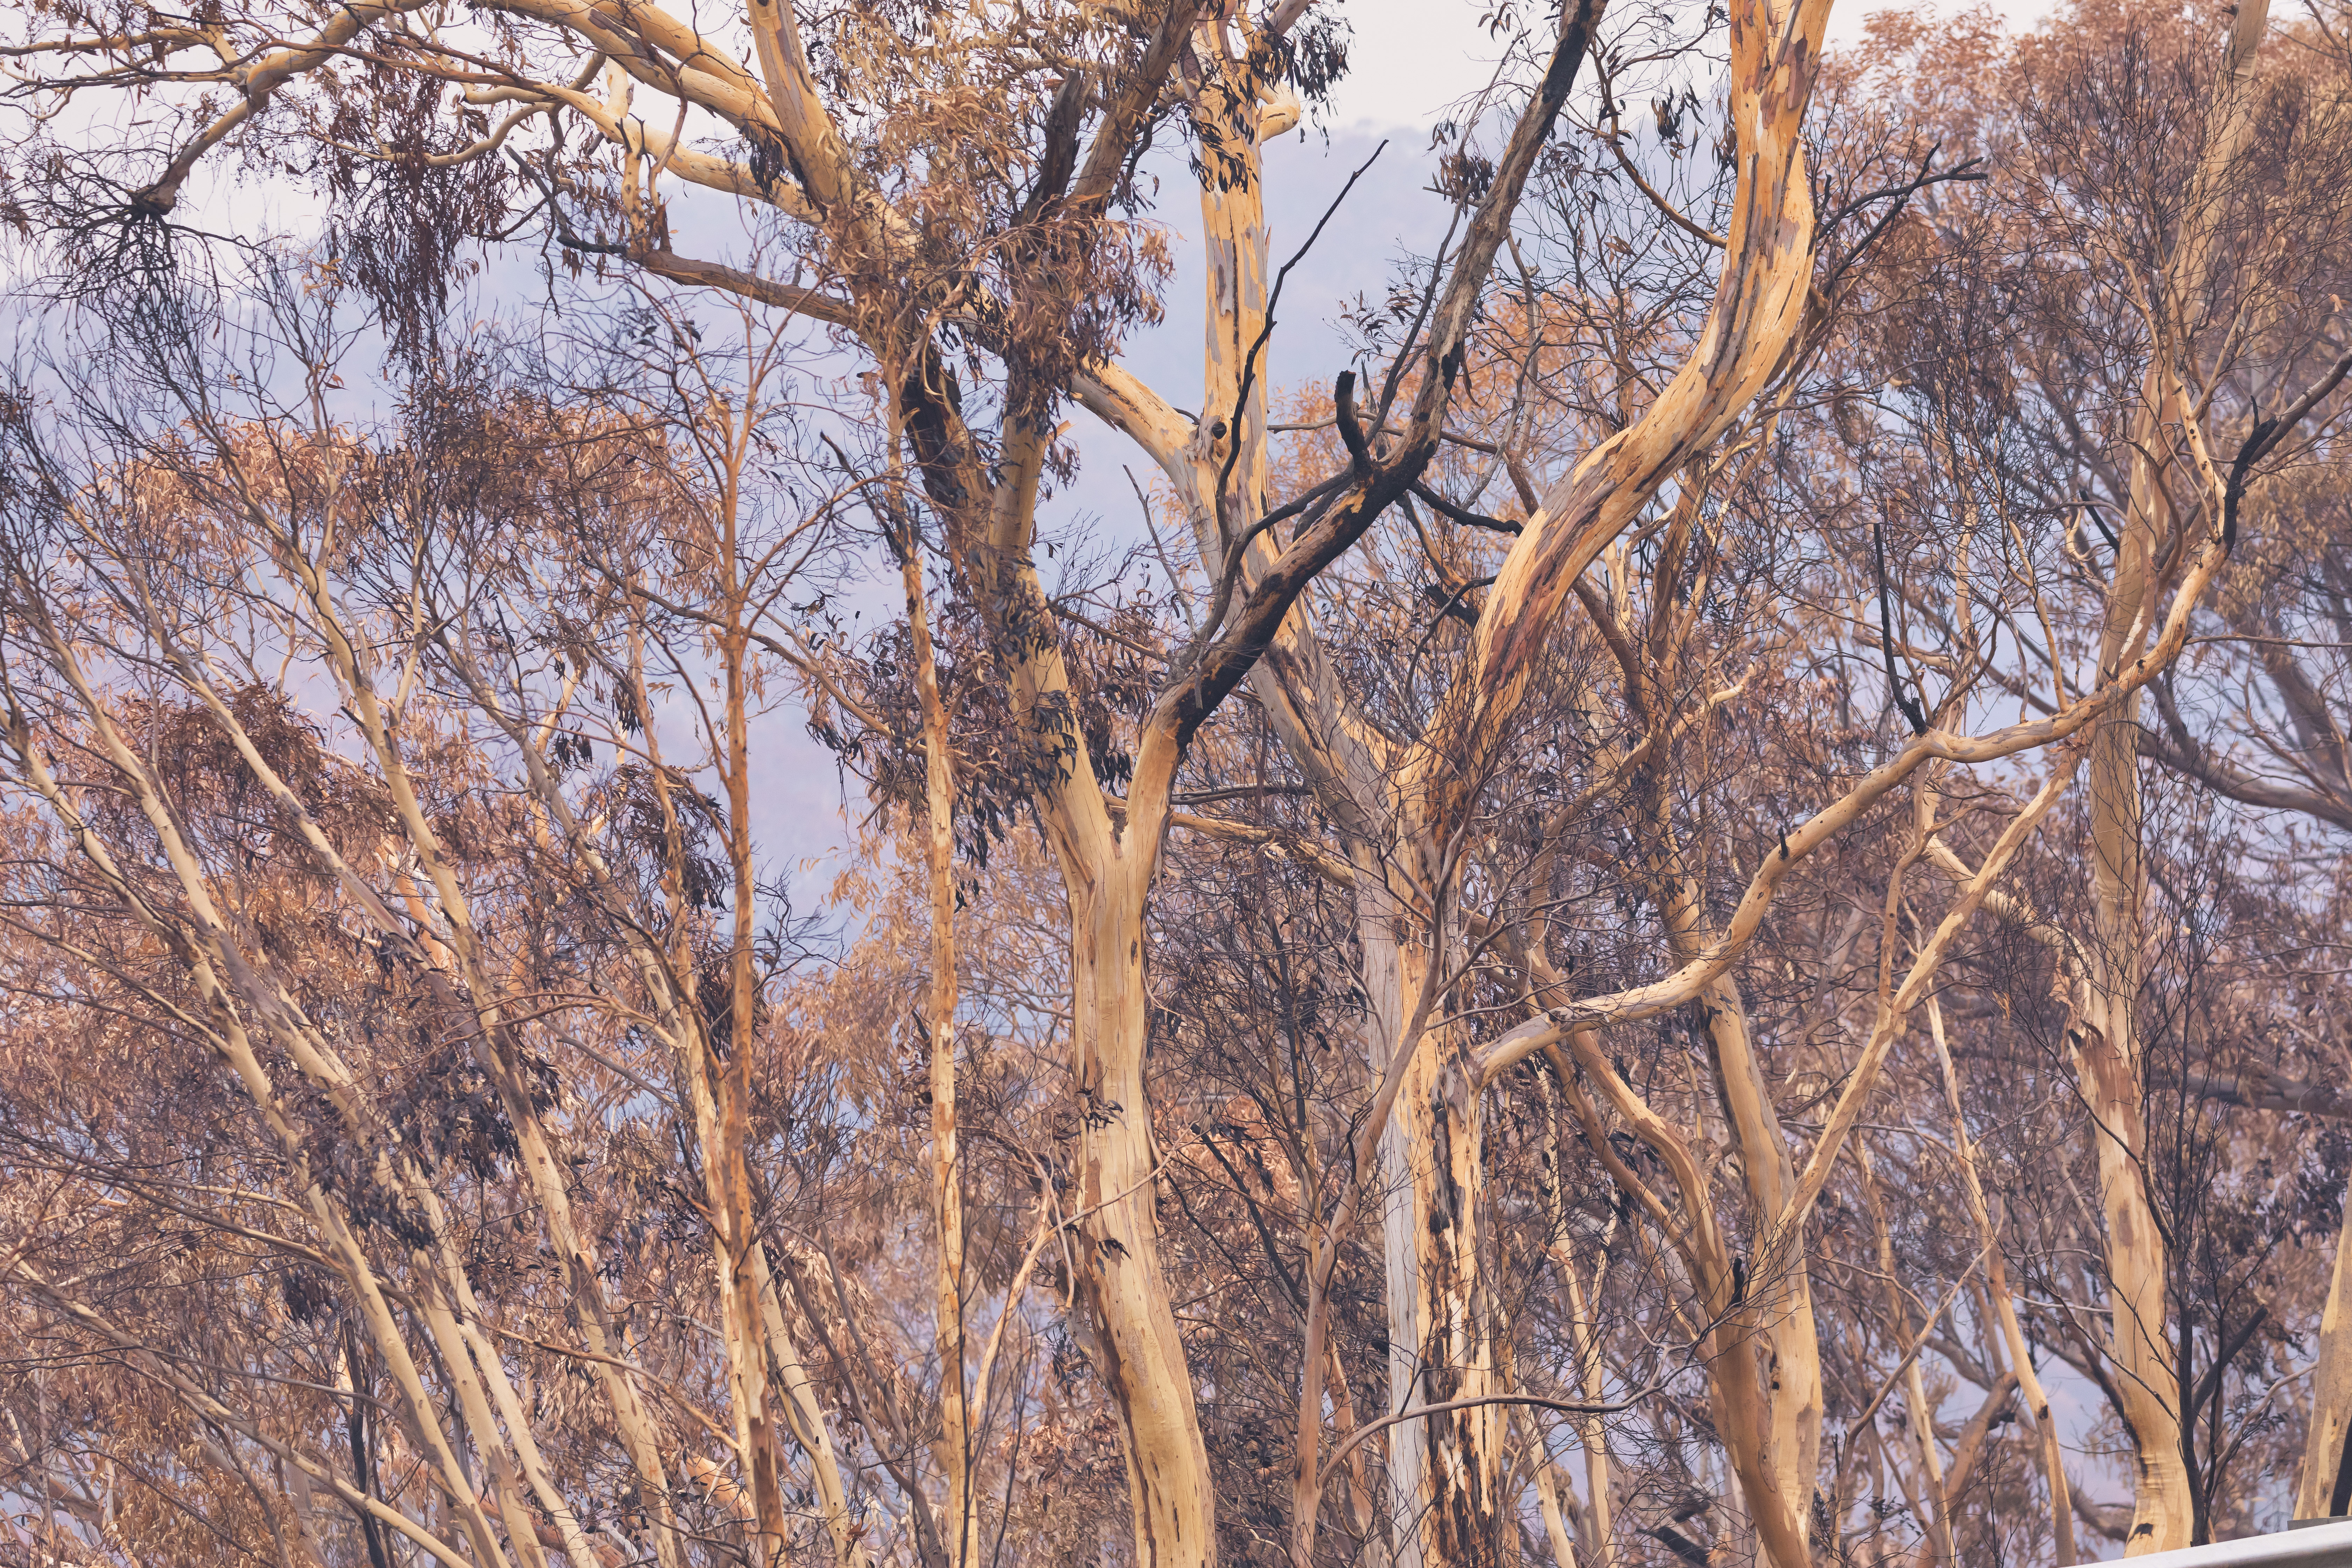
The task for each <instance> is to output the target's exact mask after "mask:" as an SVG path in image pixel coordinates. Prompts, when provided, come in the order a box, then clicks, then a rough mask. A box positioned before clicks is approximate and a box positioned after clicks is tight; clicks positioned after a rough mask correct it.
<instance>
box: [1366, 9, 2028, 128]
mask: <svg viewBox="0 0 2352 1568" xmlns="http://www.w3.org/2000/svg"><path fill="white" fill-rule="evenodd" d="M1888 3H1889V0H1837V5H1836V8H1835V9H1834V10H1832V12H1831V13H1830V28H1829V42H1830V43H1831V45H1832V46H1835V45H1837V44H1840V43H1850V42H1852V41H1853V40H1854V39H1855V38H1858V37H1861V36H1862V25H1863V21H1864V17H1866V16H1869V14H1870V13H1871V12H1873V11H1875V10H1877V9H1879V8H1880V7H1881V6H1882V5H1886V4H1888ZM1895 3H1901V0H1895ZM1493 8H1494V0H1344V12H1343V14H1344V15H1345V16H1347V18H1348V20H1349V24H1350V25H1351V26H1353V28H1354V29H1355V40H1354V42H1353V44H1352V45H1351V46H1350V47H1349V72H1348V77H1347V79H1345V80H1344V81H1343V82H1341V83H1340V85H1339V91H1338V92H1337V94H1336V95H1335V99H1336V101H1335V104H1334V108H1335V110H1336V112H1335V113H1334V115H1333V116H1332V129H1333V130H1335V131H1338V130H1353V129H1358V128H1362V129H1367V130H1370V129H1383V130H1384V129H1388V128H1391V127H1394V126H1400V125H1411V126H1416V127H1423V128H1425V127H1427V126H1429V125H1430V124H1432V123H1433V122H1434V121H1437V120H1438V119H1439V118H1441V117H1442V115H1443V113H1444V110H1445V108H1446V106H1447V105H1449V104H1450V103H1452V102H1454V100H1458V99H1460V98H1463V97H1465V96H1466V95H1467V94H1470V93H1473V92H1475V91H1477V90H1478V89H1480V88H1482V87H1484V86H1485V85H1486V79H1487V75H1488V73H1489V71H1490V70H1491V69H1492V68H1493V65H1494V60H1495V57H1496V47H1495V46H1494V45H1493V44H1492V43H1490V42H1489V41H1488V39H1487V37H1486V30H1485V29H1484V28H1482V27H1480V26H1478V18H1479V16H1481V15H1483V14H1485V13H1486V12H1488V11H1491V10H1492V9H1493ZM1530 8H1531V7H1530ZM1960 8H1961V7H1960V5H1958V4H1955V3H1954V0H1940V3H1939V4H1938V5H1937V9H1938V10H1940V11H1943V12H1945V13H1947V14H1948V13H1951V12H1955V11H1958V10H1959V9H1960ZM1994 8H1995V9H1996V10H1998V11H2000V13H2001V14H2002V15H2003V16H2006V17H2007V18H2008V20H2009V25H2010V26H2011V28H2014V29H2017V30H2019V31H2022V30H2024V29H2025V28H2028V27H2031V26H2033V24H2034V23H2035V22H2036V21H2038V20H2040V18H2041V17H2042V16H2043V15H2044V14H2045V13H2046V12H2048V11H2049V10H2050V8H2051V6H2050V0H1995V5H1994Z"/></svg>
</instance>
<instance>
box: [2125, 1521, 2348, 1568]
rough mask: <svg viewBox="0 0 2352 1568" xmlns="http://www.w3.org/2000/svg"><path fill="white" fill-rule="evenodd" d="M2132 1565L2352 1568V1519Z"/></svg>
mask: <svg viewBox="0 0 2352 1568" xmlns="http://www.w3.org/2000/svg"><path fill="white" fill-rule="evenodd" d="M2130 1562H2131V1568H2352V1519H2347V1520H2343V1521H2336V1522H2331V1523H2328V1524H2315V1525H2310V1526H2307V1527H2305V1529H2302V1530H2282V1531H2278V1532H2277V1533H2275V1534H2273V1535H2249V1536H2246V1537H2244V1538H2243V1539H2242V1540H2238V1541H2217V1542H2213V1544H2212V1545H2210V1546H2189V1547H2183V1548H2182V1549H2181V1550H2179V1551H2178V1552H2149V1553H2148V1554H2147V1556H2145V1557H2134V1558H2132V1559H2131V1560H2130Z"/></svg>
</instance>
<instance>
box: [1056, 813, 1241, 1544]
mask: <svg viewBox="0 0 2352 1568" xmlns="http://www.w3.org/2000/svg"><path fill="white" fill-rule="evenodd" d="M1128 837H1129V838H1132V837H1134V835H1133V834H1132V833H1130V834H1129V836H1128ZM1152 849H1153V846H1150V845H1147V844H1137V843H1131V842H1130V843H1129V844H1126V845H1124V846H1118V845H1114V846H1113V847H1112V848H1111V851H1110V853H1109V855H1108V856H1107V857H1105V863H1103V864H1102V865H1101V866H1100V868H1099V871H1098V873H1097V875H1096V876H1095V877H1094V878H1093V879H1091V880H1082V879H1080V878H1079V877H1077V876H1074V875H1069V874H1068V870H1069V869H1075V868H1067V869H1066V874H1065V880H1066V884H1067V886H1068V889H1069V898H1070V982H1071V1000H1072V1002H1073V1004H1074V1005H1073V1007H1072V1010H1071V1012H1072V1021H1073V1027H1074V1033H1075V1035H1076V1039H1075V1041H1074V1044H1075V1047H1076V1064H1077V1093H1078V1100H1079V1111H1080V1116H1081V1120H1082V1124H1083V1125H1082V1131H1081V1133H1080V1137H1079V1173H1078V1192H1077V1201H1078V1205H1079V1208H1080V1210H1081V1211H1082V1213H1083V1215H1084V1218H1083V1219H1081V1220H1080V1222H1079V1224H1078V1227H1077V1228H1078V1237H1079V1246H1080V1247H1081V1249H1082V1251H1083V1253H1084V1255H1085V1256H1084V1259H1083V1261H1082V1263H1081V1265H1080V1268H1079V1296H1080V1298H1081V1299H1082V1300H1083V1301H1084V1302H1085V1304H1086V1308H1087V1316H1088V1318H1089V1320H1090V1323H1091V1327H1092V1329H1093V1333H1094V1350H1095V1355H1096V1370H1097V1373H1099V1374H1100V1376H1101V1378H1102V1381H1103V1387H1104V1389H1105V1391H1106V1392H1107V1393H1108V1394H1109V1395H1110V1397H1111V1401H1112V1403H1113V1405H1115V1406H1116V1407H1117V1409H1118V1416H1119V1423H1120V1426H1122V1428H1123V1429H1124V1430H1125V1432H1126V1435H1127V1444H1126V1453H1127V1482H1128V1489H1129V1500H1130V1502H1131V1503H1132V1505H1133V1508H1134V1513H1135V1543H1136V1561H1137V1563H1139V1564H1140V1565H1144V1568H1188V1565H1192V1564H1208V1563H1214V1562H1215V1561H1216V1555H1217V1545H1216V1539H1215V1518H1216V1513H1215V1498H1214V1494H1213V1489H1212V1486H1211V1483H1210V1479H1209V1455H1208V1448H1207V1445H1206V1444H1205V1443H1204V1442H1203V1441H1202V1435H1201V1423H1200V1415H1199V1412H1198V1411H1197V1409H1196V1408H1195V1407H1194V1405H1193V1398H1192V1372H1191V1369H1190V1368H1189V1367H1188V1366H1187V1364H1186V1363H1185V1359H1184V1344H1183V1341H1182V1339H1181V1337H1180V1336H1179V1335H1178V1333H1177V1330H1176V1314H1175V1312H1174V1311H1173V1310H1171V1307H1170V1306H1169V1300H1168V1286H1167V1281H1166V1279H1164V1278H1163V1276H1162V1275H1161V1273H1160V1223H1159V1218H1158V1213H1157V1210H1156V1207H1155V1205H1154V1201H1153V1199H1154V1191H1155V1188H1156V1186H1157V1182H1156V1179H1155V1177H1156V1172H1155V1167H1156V1166H1157V1164H1158V1161H1159V1152H1158V1147H1157V1144H1156V1142H1155V1140H1154V1139H1153V1137H1152V1132H1151V1110H1150V1102H1149V1100H1147V1098H1146V1095H1145V1087H1144V1071H1143V1068H1144V1047H1145V1044H1146V1040H1147V1031H1148V1026H1149V1022H1150V1015H1149V1008H1148V1005H1147V998H1146V995H1145V991H1144V972H1143V903H1144V895H1145V892H1146V890H1147V889H1148V888H1149V886H1150V876H1151V861H1152V859H1153V858H1154V857H1153V855H1152Z"/></svg>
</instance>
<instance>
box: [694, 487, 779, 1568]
mask: <svg viewBox="0 0 2352 1568" xmlns="http://www.w3.org/2000/svg"><path fill="white" fill-rule="evenodd" d="M731 499H732V498H731V497H730V500H731ZM725 542H726V549H727V555H726V557H725V559H726V560H728V561H729V562H730V563H731V562H732V561H733V560H734V559H735V553H734V546H735V539H734V514H733V508H732V507H731V506H730V507H729V509H728V512H727V528H726V541H725ZM730 586H731V584H730ZM728 607H729V609H730V611H731V612H734V615H735V616H738V617H740V614H741V606H740V605H738V604H734V603H730V605H729V606H728ZM737 624H738V625H740V620H738V622H737ZM745 648H746V639H745V637H743V635H742V634H741V633H740V631H736V630H730V633H729V634H728V635H727V636H726V637H724V638H722V639H721V642H720V653H721V656H722V658H723V660H724V663H725V666H726V690H727V751H726V767H727V811H728V824H727V827H728V852H729V858H730V860H732V862H733V867H732V869H733V872H734V882H735V886H734V905H735V909H734V930H733V931H732V932H731V937H732V941H731V942H730V952H729V954H728V1017H727V1054H726V1058H725V1059H724V1060H723V1061H719V1062H715V1063H713V1064H712V1065H713V1068H714V1071H713V1074H712V1076H713V1077H714V1078H715V1079H717V1080H718V1098H719V1128H718V1131H719V1147H717V1148H715V1149H712V1148H708V1147H706V1148H705V1149H704V1151H703V1158H704V1160H705V1161H706V1162H708V1163H709V1164H710V1165H711V1167H712V1168H713V1170H714V1172H715V1173H716V1176H717V1184H718V1186H719V1190H720V1193H719V1195H720V1197H721V1204H722V1206H721V1208H720V1212H719V1216H718V1217H719V1240H720V1243H721V1257H720V1269H721V1281H720V1283H721V1290H720V1296H721V1311H722V1321H723V1326H724V1329H725V1331H726V1336H727V1352H728V1373H729V1380H730V1393H731V1394H732V1395H733V1397H734V1400H735V1402H736V1408H737V1411H738V1416H737V1419H738V1422H739V1425H740V1431H741V1435H742V1440H743V1442H744V1446H745V1452H746V1456H747V1458H748V1459H749V1462H750V1465H751V1513H752V1520H751V1525H752V1528H753V1529H754V1530H755V1531H756V1532H757V1535H756V1540H757V1547H756V1550H755V1552H754V1560H755V1562H756V1563H759V1564H761V1568H765V1565H766V1564H769V1563H781V1562H782V1560H783V1553H784V1543H785V1541H786V1539H787V1535H786V1528H787V1521H786V1520H785V1517H784V1496H783V1489H782V1484H781V1482H780V1480H779V1478H778V1475H777V1459H778V1456H779V1454H780V1452H781V1450H780V1447H779V1445H778V1443H777V1440H776V1431H775V1418H774V1415H773V1414H772V1411H771V1410H770V1408H769V1404H768V1353H767V1331H768V1325H767V1322H766V1320H765V1319H764V1318H763V1317H762V1316H761V1311H760V1286H759V1279H758V1274H757V1262H756V1258H757V1254H758V1253H759V1250H760V1232H759V1223H758V1217H757V1215H755V1214H754V1212H753V1204H752V1198H751V1168H750V1163H749V1157H750V1156H749V1149H748V1145H749V1143H750V1142H751V1050H752V1042H753V1037H754V1030H755V1026H756V1018H757V1014H758V1010H759V987H758V981H757V978H756V976H755V975H754V974H753V973H752V969H751V942H752V935H753V929H752V922H753V921H754V919H755V918H756V913H757V900H758V891H757V887H756V884H755V881H754V874H755V868H754V867H753V865H752V862H751V736H750V733H749V720H750V714H749V706H750V704H749V695H750V691H749V682H748V680H747V679H746V671H745V669H744V658H745ZM704 1038H705V1040H706V1041H708V1039H709V1037H708V1035H705V1036H704Z"/></svg>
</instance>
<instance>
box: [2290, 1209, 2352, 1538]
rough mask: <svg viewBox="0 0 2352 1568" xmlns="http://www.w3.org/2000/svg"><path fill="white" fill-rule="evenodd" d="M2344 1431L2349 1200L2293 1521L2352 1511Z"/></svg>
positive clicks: (2351, 1260)
mask: <svg viewBox="0 0 2352 1568" xmlns="http://www.w3.org/2000/svg"><path fill="white" fill-rule="evenodd" d="M2347 1430H2352V1201H2347V1203H2346V1204H2345V1205H2344V1229H2343V1231H2342V1233H2341V1234H2340V1235H2338V1236H2337V1237H2336V1273H2335V1277H2334V1278H2333V1279H2331V1280H2330V1281H2329V1283H2328V1287H2327V1312H2326V1316H2325V1317H2323V1318H2322V1319H2321V1320H2320V1321H2319V1368H2318V1370H2317V1371H2316V1372H2315V1373H2313V1374H2312V1380H2311V1430H2310V1434H2309V1435H2308V1436H2305V1439H2304V1445H2303V1477H2302V1480H2301V1483H2300V1484H2299V1485H2298V1486H2297V1487H2296V1488H2295V1492H2294V1517H2295V1518H2297V1519H2333V1518H2336V1517H2337V1516H2338V1515H2340V1514H2343V1513H2345V1512H2347V1511H2352V1446H2347V1443H2346V1441H2345V1438H2346V1436H2347Z"/></svg>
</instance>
